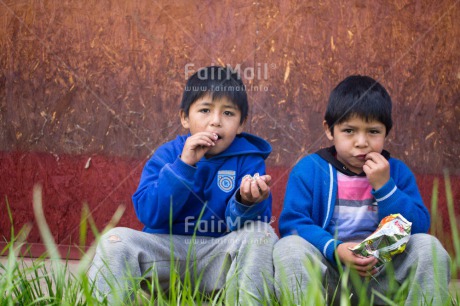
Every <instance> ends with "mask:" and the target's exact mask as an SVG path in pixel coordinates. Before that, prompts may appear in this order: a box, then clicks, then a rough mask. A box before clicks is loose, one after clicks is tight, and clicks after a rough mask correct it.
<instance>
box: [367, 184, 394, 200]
mask: <svg viewBox="0 0 460 306" xmlns="http://www.w3.org/2000/svg"><path fill="white" fill-rule="evenodd" d="M396 190H398V187H397V186H396V184H395V182H394V181H393V178H390V179H389V180H388V182H387V183H386V184H385V185H383V186H382V187H381V188H380V189H378V190H372V191H371V193H372V195H373V196H374V198H375V200H376V201H377V202H382V201H385V200H386V199H388V198H390V197H391V196H392V195H393V194H394V193H395V192H396Z"/></svg>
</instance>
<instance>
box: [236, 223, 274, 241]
mask: <svg viewBox="0 0 460 306" xmlns="http://www.w3.org/2000/svg"><path fill="white" fill-rule="evenodd" d="M238 231H239V232H240V234H241V235H243V236H244V237H246V236H247V237H253V238H260V239H265V240H270V241H274V242H276V241H278V236H277V235H276V233H275V231H274V230H273V227H271V225H270V224H268V223H266V222H262V221H252V222H248V223H247V224H245V226H244V227H242V228H241V229H239V230H238Z"/></svg>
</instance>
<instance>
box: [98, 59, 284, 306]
mask: <svg viewBox="0 0 460 306" xmlns="http://www.w3.org/2000/svg"><path fill="white" fill-rule="evenodd" d="M247 115H248V101H247V94H246V91H245V87H244V84H243V82H242V80H241V79H240V76H239V75H238V74H237V73H234V72H233V71H232V70H231V69H230V68H223V67H216V66H212V67H207V68H203V69H201V70H198V71H197V72H196V73H195V74H194V75H192V76H191V77H190V78H189V80H188V81H187V84H186V86H185V90H184V94H183V98H182V102H181V109H180V120H181V123H182V126H183V127H184V128H185V129H188V130H189V132H190V133H189V134H188V135H184V136H178V137H177V138H176V139H175V140H173V141H170V142H168V143H166V144H164V145H162V146H161V147H159V148H158V149H157V150H156V152H155V153H154V155H153V156H152V158H151V159H150V160H149V161H148V162H147V164H146V166H145V168H144V170H143V172H142V176H141V180H140V183H139V187H138V189H137V191H136V192H135V193H134V195H133V203H134V208H135V211H136V214H137V217H138V218H139V220H140V221H141V222H142V223H143V224H144V229H143V231H142V232H139V231H135V230H132V229H129V228H114V229H112V230H110V231H109V232H108V233H106V234H105V235H103V236H102V237H101V240H100V243H99V245H98V248H97V251H96V255H95V259H94V260H93V265H92V267H91V268H90V271H89V275H90V278H91V279H94V280H95V284H96V287H97V288H98V289H99V291H100V292H102V293H103V294H105V295H107V297H108V300H109V301H113V300H114V299H113V297H114V294H117V293H119V292H118V290H115V291H113V290H112V289H111V288H110V285H109V283H110V282H113V284H114V287H115V288H116V289H121V290H120V292H122V293H121V294H119V295H120V296H121V298H124V296H125V295H126V290H125V289H126V288H124V287H123V281H125V280H126V278H127V276H128V275H129V276H130V277H129V278H130V279H140V278H146V277H154V278H158V281H159V284H160V286H161V287H162V289H167V288H169V285H170V284H169V278H170V268H171V265H175V269H177V271H178V272H179V275H180V277H181V278H182V277H184V275H185V274H186V273H185V272H186V271H187V269H188V270H189V272H190V273H189V275H191V277H192V280H191V281H192V284H193V283H195V282H196V281H197V279H196V278H198V277H202V278H201V280H199V287H200V289H201V291H202V292H204V293H212V292H214V291H216V290H220V289H223V288H224V286H226V302H227V303H228V305H234V304H235V303H237V302H240V303H244V302H246V303H247V302H251V303H256V301H257V299H259V300H262V299H263V298H264V296H265V297H267V296H268V295H269V294H270V293H271V291H272V290H273V289H272V288H273V280H272V279H273V262H272V251H273V245H274V243H275V242H276V241H277V240H278V238H277V236H276V234H275V233H274V231H273V229H272V228H271V226H270V225H269V222H270V218H271V194H270V187H269V185H270V180H271V178H270V176H269V175H266V174H265V161H264V160H265V159H266V158H267V157H268V155H269V154H270V152H271V146H270V145H269V143H268V142H266V141H265V140H263V139H261V138H259V137H257V136H255V135H251V134H247V133H243V132H242V131H243V125H244V123H245V121H246V118H247ZM194 235H195V236H194ZM192 237H193V238H192ZM171 243H172V247H171ZM171 252H173V253H172V254H171ZM188 254H189V256H190V260H189V261H188V260H187V258H188V257H187V256H188ZM172 258H173V260H174V262H171V259H172ZM108 267H109V268H110V269H107V268H108ZM128 286H129V284H128ZM266 289H269V290H268V292H267V290H266ZM251 297H252V299H251Z"/></svg>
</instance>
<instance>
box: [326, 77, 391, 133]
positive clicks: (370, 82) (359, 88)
mask: <svg viewBox="0 0 460 306" xmlns="http://www.w3.org/2000/svg"><path fill="white" fill-rule="evenodd" d="M353 116H357V117H359V118H362V119H364V120H366V121H371V120H377V121H379V122H381V123H383V125H385V127H386V135H388V133H389V132H390V130H391V127H392V126H393V121H392V119H391V97H390V95H389V94H388V92H387V91H386V89H385V88H384V87H383V86H382V85H381V84H380V83H379V82H377V81H376V80H374V79H373V78H371V77H368V76H361V75H352V76H349V77H347V78H345V79H344V80H343V81H342V82H340V83H339V84H338V85H337V86H336V87H335V88H334V89H333V90H332V92H331V95H330V96H329V103H328V105H327V109H326V114H325V116H324V120H326V122H327V125H328V126H329V128H330V131H331V133H332V134H333V131H334V124H340V123H342V122H344V121H347V120H348V119H350V118H351V117H353Z"/></svg>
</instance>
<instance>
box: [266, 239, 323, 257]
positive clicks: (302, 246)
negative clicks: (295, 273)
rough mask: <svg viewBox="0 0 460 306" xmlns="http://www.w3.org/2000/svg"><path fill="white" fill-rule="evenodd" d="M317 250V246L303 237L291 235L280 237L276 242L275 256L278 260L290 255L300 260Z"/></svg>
mask: <svg viewBox="0 0 460 306" xmlns="http://www.w3.org/2000/svg"><path fill="white" fill-rule="evenodd" d="M315 250H316V248H315V247H314V246H313V245H311V244H310V243H309V242H307V241H306V240H305V239H303V238H302V237H300V236H297V235H291V236H286V237H284V238H282V239H280V240H279V241H278V242H277V243H276V244H275V247H274V249H273V258H274V259H275V260H277V259H281V258H287V257H289V258H292V259H293V260H300V259H302V258H304V257H305V256H306V255H307V254H311V253H313V252H315Z"/></svg>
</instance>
